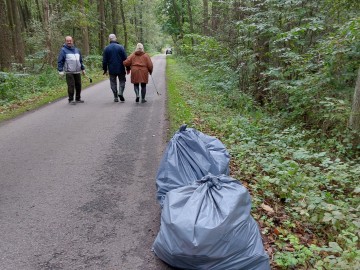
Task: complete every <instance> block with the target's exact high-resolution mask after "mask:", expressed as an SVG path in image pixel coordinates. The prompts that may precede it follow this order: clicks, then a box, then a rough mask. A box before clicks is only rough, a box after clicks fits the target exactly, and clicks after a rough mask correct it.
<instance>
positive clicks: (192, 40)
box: [187, 0, 194, 45]
mask: <svg viewBox="0 0 360 270" xmlns="http://www.w3.org/2000/svg"><path fill="white" fill-rule="evenodd" d="M187 9H188V13H189V24H190V33H191V34H194V22H193V16H192V10H191V3H190V0H187ZM191 44H192V45H194V38H191Z"/></svg>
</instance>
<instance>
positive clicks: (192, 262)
mask: <svg viewBox="0 0 360 270" xmlns="http://www.w3.org/2000/svg"><path fill="white" fill-rule="evenodd" d="M250 210H251V197H250V194H249V192H248V191H247V189H246V188H245V187H244V186H243V185H241V183H240V182H239V181H237V180H236V179H234V178H231V177H230V176H227V175H219V176H214V175H211V174H209V175H207V176H205V177H203V178H202V179H200V180H197V181H196V182H195V183H193V184H192V185H188V186H184V187H181V188H177V189H173V190H171V191H169V192H168V193H167V194H166V196H165V200H164V203H163V209H162V214H161V225H160V231H159V233H158V235H157V237H156V239H155V242H154V244H153V251H154V252H155V254H156V255H157V256H158V257H159V258H160V259H161V260H163V261H165V262H166V263H167V264H169V265H171V266H173V267H176V268H181V269H187V270H190V269H204V270H205V269H207V270H208V269H214V270H215V269H216V270H230V269H234V270H235V269H236V270H270V264H269V257H268V255H267V253H266V252H265V250H264V247H263V243H262V239H261V234H260V230H259V227H258V225H257V223H256V221H255V220H254V219H253V218H252V216H251V215H250Z"/></svg>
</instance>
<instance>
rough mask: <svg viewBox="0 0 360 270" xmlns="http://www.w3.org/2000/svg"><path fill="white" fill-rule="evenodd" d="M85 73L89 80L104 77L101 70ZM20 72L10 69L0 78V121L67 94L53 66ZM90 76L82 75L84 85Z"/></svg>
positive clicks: (87, 84)
mask: <svg viewBox="0 0 360 270" xmlns="http://www.w3.org/2000/svg"><path fill="white" fill-rule="evenodd" d="M88 73H89V74H90V75H88V77H89V78H91V79H92V83H96V82H98V81H101V80H103V76H101V73H100V72H96V73H95V72H92V73H91V72H88ZM19 75H22V74H11V73H9V74H6V77H4V76H3V77H1V78H0V122H1V121H4V120H8V119H11V118H14V117H16V116H18V115H20V114H22V113H24V112H27V111H31V110H33V109H36V108H39V107H40V106H42V105H44V104H47V103H51V102H53V101H54V100H57V99H59V98H63V97H66V96H67V86H66V81H65V77H60V76H59V75H58V72H57V71H56V70H55V69H48V70H46V71H44V72H42V73H41V74H25V75H22V76H19ZM89 78H87V77H83V78H82V88H83V89H85V88H86V87H88V86H89V85H90V79H89Z"/></svg>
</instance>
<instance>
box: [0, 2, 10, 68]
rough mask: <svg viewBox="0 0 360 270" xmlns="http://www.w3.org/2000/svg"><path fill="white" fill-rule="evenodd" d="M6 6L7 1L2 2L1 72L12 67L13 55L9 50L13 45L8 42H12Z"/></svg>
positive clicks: (0, 23)
mask: <svg viewBox="0 0 360 270" xmlns="http://www.w3.org/2000/svg"><path fill="white" fill-rule="evenodd" d="M6 11H7V9H6V5H5V0H0V29H1V35H0V70H1V71H6V70H8V69H10V67H11V54H10V53H9V49H11V47H12V46H11V44H9V42H8V40H10V38H11V37H10V31H9V23H8V20H7V19H6V18H7V17H6Z"/></svg>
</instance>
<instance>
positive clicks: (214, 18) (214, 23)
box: [211, 0, 221, 35]
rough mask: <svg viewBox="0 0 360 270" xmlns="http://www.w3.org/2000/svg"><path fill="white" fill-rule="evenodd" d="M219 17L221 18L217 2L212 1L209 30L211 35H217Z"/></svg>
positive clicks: (217, 0)
mask: <svg viewBox="0 0 360 270" xmlns="http://www.w3.org/2000/svg"><path fill="white" fill-rule="evenodd" d="M220 17H221V13H220V3H219V0H213V1H212V5H211V30H212V35H213V33H214V34H215V33H217V32H218V31H217V29H218V27H219V24H220Z"/></svg>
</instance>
